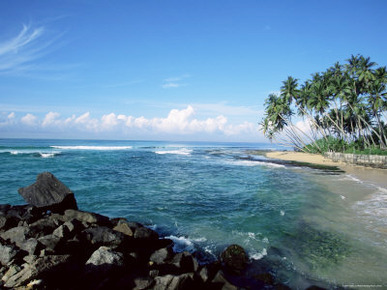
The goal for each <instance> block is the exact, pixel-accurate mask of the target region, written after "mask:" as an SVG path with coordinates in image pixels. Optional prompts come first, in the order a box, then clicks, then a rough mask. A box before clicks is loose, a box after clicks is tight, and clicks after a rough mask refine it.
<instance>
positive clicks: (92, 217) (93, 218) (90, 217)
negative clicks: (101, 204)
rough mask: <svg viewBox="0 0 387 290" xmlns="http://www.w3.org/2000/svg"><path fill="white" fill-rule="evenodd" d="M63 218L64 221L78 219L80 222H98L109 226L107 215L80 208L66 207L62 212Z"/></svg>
mask: <svg viewBox="0 0 387 290" xmlns="http://www.w3.org/2000/svg"><path fill="white" fill-rule="evenodd" d="M64 219H65V220H66V221H72V220H74V219H75V220H78V221H80V222H82V223H88V224H98V225H100V226H110V225H111V223H110V220H109V218H108V217H106V216H103V215H100V214H96V213H92V212H86V211H80V210H74V209H68V210H66V211H65V212H64Z"/></svg>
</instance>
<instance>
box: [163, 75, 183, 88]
mask: <svg viewBox="0 0 387 290" xmlns="http://www.w3.org/2000/svg"><path fill="white" fill-rule="evenodd" d="M189 77H190V75H189V74H184V75H181V76H178V77H171V78H166V79H165V80H163V84H162V85H161V87H162V88H163V89H169V88H179V87H184V86H186V85H187V84H185V83H182V82H181V81H183V80H184V79H186V78H189Z"/></svg>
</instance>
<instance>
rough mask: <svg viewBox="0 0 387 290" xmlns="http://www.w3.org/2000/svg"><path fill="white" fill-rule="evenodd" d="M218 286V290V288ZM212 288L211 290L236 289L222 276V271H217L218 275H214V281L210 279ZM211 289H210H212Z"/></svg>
mask: <svg viewBox="0 0 387 290" xmlns="http://www.w3.org/2000/svg"><path fill="white" fill-rule="evenodd" d="M219 286H220V288H219ZM212 287H213V288H219V289H222V290H237V289H238V288H237V287H236V286H234V285H232V284H231V283H230V282H229V281H228V280H227V279H226V278H225V276H224V273H223V271H222V270H219V271H218V273H216V275H215V277H214V279H212ZM212 287H211V288H212Z"/></svg>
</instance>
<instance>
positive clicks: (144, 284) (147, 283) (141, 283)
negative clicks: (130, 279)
mask: <svg viewBox="0 0 387 290" xmlns="http://www.w3.org/2000/svg"><path fill="white" fill-rule="evenodd" d="M154 283H155V281H154V280H153V279H152V278H151V277H140V278H136V279H134V285H135V287H134V288H133V290H144V289H151V287H152V286H153V284H154Z"/></svg>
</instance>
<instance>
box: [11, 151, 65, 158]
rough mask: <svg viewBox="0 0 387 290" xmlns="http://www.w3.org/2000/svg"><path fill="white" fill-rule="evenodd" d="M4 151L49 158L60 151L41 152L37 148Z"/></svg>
mask: <svg viewBox="0 0 387 290" xmlns="http://www.w3.org/2000/svg"><path fill="white" fill-rule="evenodd" d="M4 152H5V153H10V154H11V155H31V154H32V155H36V156H39V157H42V158H50V157H54V156H55V155H57V154H60V153H61V152H59V151H55V152H42V151H37V150H12V151H4Z"/></svg>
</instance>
